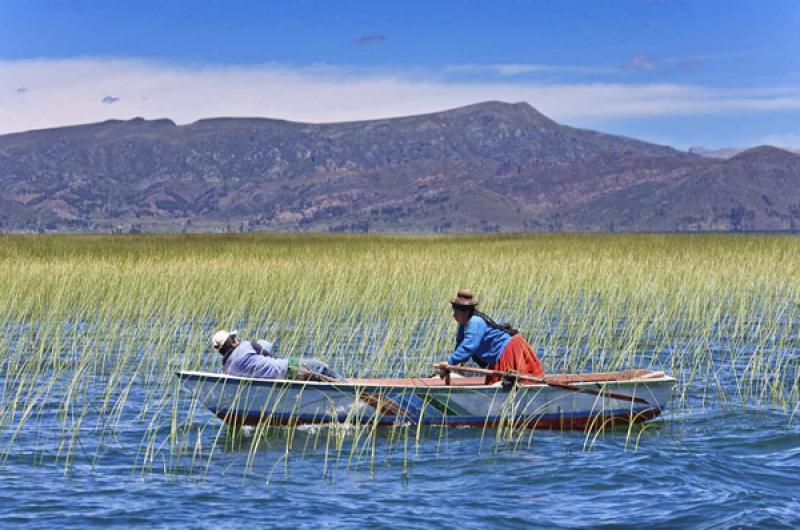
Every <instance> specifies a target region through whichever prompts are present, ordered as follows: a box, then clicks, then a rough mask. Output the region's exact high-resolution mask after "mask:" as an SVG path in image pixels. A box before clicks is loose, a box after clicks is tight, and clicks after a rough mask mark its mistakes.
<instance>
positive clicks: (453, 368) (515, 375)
mask: <svg viewBox="0 0 800 530" xmlns="http://www.w3.org/2000/svg"><path fill="white" fill-rule="evenodd" d="M433 367H434V368H435V369H437V370H441V371H443V372H445V374H449V373H450V372H456V373H463V374H480V375H493V376H495V377H500V378H503V379H518V380H522V381H533V382H534V383H543V384H546V385H549V384H551V383H549V382H548V381H547V380H546V379H545V378H544V377H536V376H533V375H528V374H521V373H519V372H515V371H508V372H503V371H500V370H489V369H486V368H473V367H471V366H457V365H454V364H434V365H433Z"/></svg>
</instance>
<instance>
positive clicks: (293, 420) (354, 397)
mask: <svg viewBox="0 0 800 530" xmlns="http://www.w3.org/2000/svg"><path fill="white" fill-rule="evenodd" d="M472 371H473V372H474V371H480V370H479V369H472ZM177 375H178V377H179V378H180V380H181V382H182V383H183V385H184V386H185V387H186V388H188V389H189V390H190V391H191V392H192V393H193V394H194V395H195V397H196V398H197V399H198V400H199V401H200V402H201V403H203V405H205V406H206V407H208V409H209V410H210V411H211V412H213V413H214V414H216V415H217V416H218V417H219V418H221V419H222V420H223V421H225V422H226V423H228V424H234V425H242V424H244V425H256V424H262V423H270V424H277V425H289V424H290V425H296V424H306V423H330V422H359V423H371V424H379V425H392V424H397V423H405V424H411V425H419V424H423V425H442V424H444V425H453V426H457V425H469V426H478V427H496V426H500V425H517V426H522V427H529V428H547V429H559V428H560V429H584V428H593V427H594V428H599V427H606V426H610V425H619V424H628V423H635V422H641V421H645V420H649V419H651V418H655V417H656V416H658V415H659V414H660V413H661V412H662V411H663V410H664V409H665V408H666V406H667V404H668V402H669V399H670V395H671V392H672V388H673V386H674V384H675V379H674V378H672V377H669V376H667V375H665V374H664V373H663V372H655V371H651V370H641V369H639V370H628V371H624V372H606V373H594V374H571V375H552V376H547V377H545V378H542V379H538V378H533V377H527V379H528V380H525V379H526V376H520V377H519V378H518V379H514V378H507V380H506V381H501V382H498V383H495V384H493V385H485V384H484V378H483V377H452V378H448V380H442V379H441V378H439V377H432V378H409V379H347V380H343V381H336V382H313V381H293V380H276V379H257V378H250V377H237V376H232V375H226V374H219V373H207V372H192V371H181V372H178V373H177ZM448 383H449V384H448Z"/></svg>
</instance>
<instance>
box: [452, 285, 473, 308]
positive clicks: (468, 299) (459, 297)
mask: <svg viewBox="0 0 800 530" xmlns="http://www.w3.org/2000/svg"><path fill="white" fill-rule="evenodd" d="M450 303H451V304H453V305H454V306H463V307H474V306H476V305H478V301H477V300H475V297H473V296H472V291H470V290H469V289H459V290H458V294H456V297H455V298H453V299H452V300H450Z"/></svg>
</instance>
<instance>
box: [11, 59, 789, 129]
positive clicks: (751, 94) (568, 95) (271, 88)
mask: <svg viewBox="0 0 800 530" xmlns="http://www.w3.org/2000/svg"><path fill="white" fill-rule="evenodd" d="M518 66H519V65H518ZM518 69H521V67H520V68H518ZM509 71H511V70H509ZM21 86H24V87H26V88H27V91H24V92H19V91H18V88H19V87H21ZM109 94H113V95H114V97H117V98H119V100H118V101H117V102H115V103H114V104H113V105H108V104H105V105H104V104H102V103H101V101H102V99H103V98H104V97H105V96H107V95H109ZM486 100H501V101H509V102H517V101H527V102H529V103H530V104H531V105H533V106H534V107H536V108H537V109H538V110H540V111H541V112H543V113H544V114H546V115H548V116H550V117H552V118H554V119H557V120H561V121H565V122H566V123H570V122H572V123H575V122H582V123H586V122H587V121H591V122H592V123H601V122H603V121H611V120H614V119H618V118H624V117H632V116H659V115H675V114H692V115H697V114H724V113H733V112H743V111H750V112H760V111H771V110H786V109H800V88H799V87H777V88H770V87H765V88H757V89H738V90H723V89H715V88H709V87H702V86H695V85H681V84H623V83H600V82H597V83H559V84H552V83H551V84H547V83H537V82H534V81H530V82H519V81H517V82H513V83H512V82H502V81H491V82H488V81H486V82H476V81H471V82H464V81H460V80H458V79H457V78H453V77H451V76H449V74H448V72H445V73H444V75H441V74H440V75H433V74H431V73H426V72H420V71H409V72H407V73H404V74H402V75H401V74H397V73H394V74H392V73H390V72H383V71H381V72H365V71H363V70H361V71H359V70H352V69H342V68H338V67H330V66H324V65H323V66H317V67H309V68H287V67H282V66H278V65H259V66H233V67H223V66H208V65H194V66H175V65H171V64H164V63H157V62H148V61H139V60H121V59H64V60H28V61H0V133H8V132H15V131H22V130H29V129H35V128H45V127H54V126H60V125H69V124H76V123H87V122H94V121H102V120H106V119H111V118H118V119H128V118H132V117H136V116H142V117H144V118H163V117H166V118H171V119H173V120H175V121H176V122H177V123H179V124H181V123H189V122H192V121H195V120H197V119H200V118H206V117H214V116H263V117H272V118H282V119H288V120H295V121H308V122H334V121H347V120H362V119H372V118H382V117H390V116H403V115H410V114H419V113H425V112H435V111H439V110H443V109H447V108H453V107H458V106H461V105H467V104H471V103H476V102H479V101H486Z"/></svg>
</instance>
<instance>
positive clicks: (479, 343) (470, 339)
mask: <svg viewBox="0 0 800 530" xmlns="http://www.w3.org/2000/svg"><path fill="white" fill-rule="evenodd" d="M450 305H451V306H452V307H453V318H454V319H455V320H456V322H458V330H457V332H456V348H455V350H454V351H453V353H452V354H451V355H450V358H449V359H448V360H447V362H440V363H438V364H437V365H436V368H437V370H439V371H440V372H441V373H447V372H448V368H447V365H448V364H449V365H460V364H463V363H465V362H467V361H469V360H470V359H472V360H473V361H474V362H475V363H476V364H477V365H478V366H480V367H481V368H488V369H489V370H494V371H498V372H509V371H515V372H518V373H520V374H527V375H532V376H535V377H543V376H544V370H543V369H542V363H540V362H539V358H538V357H537V356H536V352H534V351H533V348H531V346H530V344H528V342H527V341H526V340H525V338H524V337H523V336H522V335H521V334H520V333H519V331H518V330H516V329H514V328H513V327H511V326H510V325H509V324H498V323H497V322H495V321H494V320H493V319H492V318H491V317H489V316H488V315H485V314H484V313H481V312H480V311H478V309H477V306H478V301H477V300H476V299H475V297H474V296H473V294H472V291H470V290H469V289H460V290H459V291H458V293H457V294H456V297H455V298H453V299H452V300H450ZM500 379H501V377H500V376H499V375H487V376H486V380H485V384H487V385H491V384H492V383H496V382H497V381H500Z"/></svg>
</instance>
